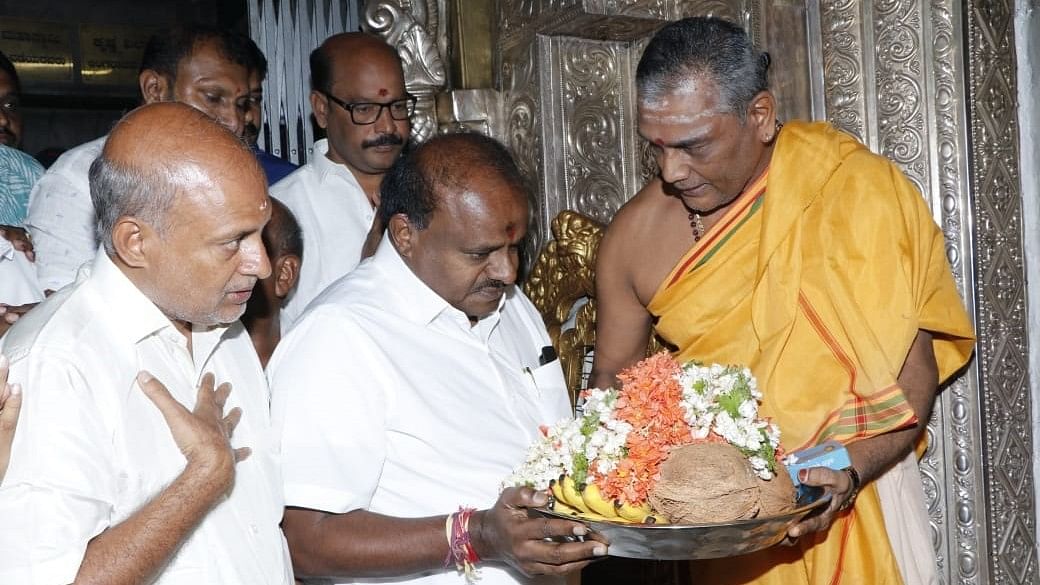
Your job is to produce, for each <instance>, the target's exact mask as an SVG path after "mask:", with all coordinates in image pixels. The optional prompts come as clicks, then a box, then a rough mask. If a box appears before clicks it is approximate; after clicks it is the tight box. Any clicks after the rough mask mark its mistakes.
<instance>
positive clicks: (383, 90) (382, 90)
mask: <svg viewBox="0 0 1040 585" xmlns="http://www.w3.org/2000/svg"><path fill="white" fill-rule="evenodd" d="M388 93H390V92H389V91H386V90H385V89H381V90H379V96H380V97H384V96H386V94H388Z"/></svg>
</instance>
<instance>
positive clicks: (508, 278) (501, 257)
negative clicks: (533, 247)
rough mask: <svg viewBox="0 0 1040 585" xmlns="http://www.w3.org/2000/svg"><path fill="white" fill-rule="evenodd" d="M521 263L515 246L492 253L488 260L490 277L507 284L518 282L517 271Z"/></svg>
mask: <svg viewBox="0 0 1040 585" xmlns="http://www.w3.org/2000/svg"><path fill="white" fill-rule="evenodd" d="M519 265H520V258H519V254H518V253H517V251H516V250H515V249H513V248H507V249H505V250H499V251H497V252H495V253H493V254H492V255H491V258H490V261H489V262H488V267H487V275H488V278H492V279H494V280H499V281H502V282H504V283H506V285H511V284H514V283H516V271H517V268H518V267H519Z"/></svg>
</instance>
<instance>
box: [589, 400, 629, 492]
mask: <svg viewBox="0 0 1040 585" xmlns="http://www.w3.org/2000/svg"><path fill="white" fill-rule="evenodd" d="M616 401H617V391H616V390H600V389H599V388H593V389H591V390H589V391H587V392H586V394H585V404H584V406H583V407H582V408H583V412H584V413H585V416H584V417H583V420H585V421H586V424H587V423H591V422H592V419H595V420H596V421H598V424H597V425H595V427H594V428H593V429H592V431H591V433H589V434H588V437H587V438H588V440H587V441H586V443H585V449H584V451H585V461H594V462H596V468H595V469H590V470H589V471H592V472H594V473H596V474H598V475H606V474H608V473H610V472H611V471H613V470H614V468H615V467H617V464H618V461H620V460H621V458H622V457H624V454H625V451H624V450H625V441H626V440H628V433H629V432H631V431H632V425H630V424H628V423H627V422H625V421H623V420H618V419H617V417H615V416H614V403H615V402H616Z"/></svg>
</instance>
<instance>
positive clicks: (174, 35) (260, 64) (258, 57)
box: [140, 25, 267, 79]
mask: <svg viewBox="0 0 1040 585" xmlns="http://www.w3.org/2000/svg"><path fill="white" fill-rule="evenodd" d="M205 42H212V43H215V45H216V47H217V51H218V52H219V53H220V55H221V56H222V57H224V58H225V59H227V60H228V61H230V62H231V63H234V64H236V65H241V66H242V67H245V68H246V69H247V70H249V71H258V72H260V73H261V76H262V77H266V76H267V59H266V58H265V57H264V54H263V53H262V52H261V51H260V49H259V47H257V46H256V43H254V42H253V40H252V39H250V38H249V37H247V36H246V35H244V34H242V33H239V32H236V31H232V30H228V29H219V28H216V27H212V26H206V25H189V26H181V27H176V28H173V29H171V30H169V31H167V32H165V33H159V34H155V35H152V37H151V38H149V39H148V44H146V45H145V48H144V54H143V55H142V56H141V69H140V71H145V70H152V71H155V72H156V73H158V74H160V75H162V76H163V77H166V78H168V79H176V78H177V65H179V64H180V62H181V61H183V60H184V59H186V58H188V57H190V56H191V54H192V52H193V51H194V50H195V48H196V47H197V46H198V45H199V44H200V43H205Z"/></svg>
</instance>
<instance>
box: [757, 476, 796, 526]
mask: <svg viewBox="0 0 1040 585" xmlns="http://www.w3.org/2000/svg"><path fill="white" fill-rule="evenodd" d="M758 490H759V499H760V501H761V510H759V512H758V515H759V516H779V515H780V514H784V513H787V512H790V511H791V510H794V508H795V500H796V499H797V492H796V491H795V487H794V483H793V482H792V481H791V476H790V475H789V474H788V473H787V468H786V467H784V466H783V464H781V463H777V464H776V473H774V474H773V478H772V479H768V480H766V479H762V478H758Z"/></svg>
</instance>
